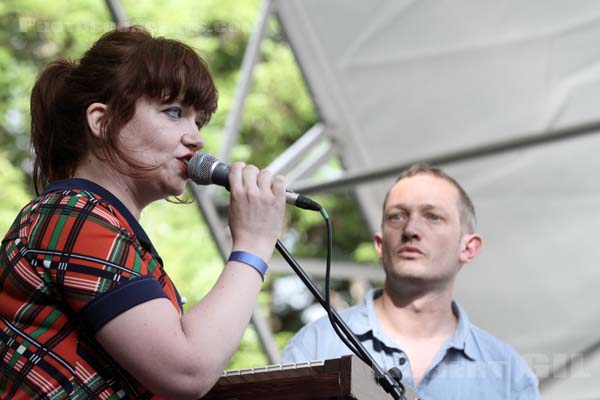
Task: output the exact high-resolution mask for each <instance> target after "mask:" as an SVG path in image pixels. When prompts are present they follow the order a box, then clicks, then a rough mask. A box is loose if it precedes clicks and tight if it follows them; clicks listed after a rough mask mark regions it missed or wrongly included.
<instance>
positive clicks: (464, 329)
mask: <svg viewBox="0 0 600 400" xmlns="http://www.w3.org/2000/svg"><path fill="white" fill-rule="evenodd" d="M382 293H383V289H371V290H369V292H367V294H366V295H365V298H364V300H363V303H362V307H363V309H362V310H361V312H360V314H359V316H358V318H356V319H353V320H351V321H349V324H348V325H349V327H350V329H351V330H352V331H353V332H354V333H355V334H356V335H358V336H360V335H364V334H366V333H368V332H371V334H372V335H373V337H374V338H375V339H377V340H378V341H380V342H381V343H383V344H384V345H386V346H387V347H389V348H396V349H399V347H398V344H397V343H395V342H394V341H392V339H390V338H389V337H388V336H387V335H386V334H385V333H384V332H383V329H382V327H381V324H380V323H379V320H378V319H377V314H376V313H375V304H374V300H375V299H376V298H377V297H379V296H381V294H382ZM452 312H453V313H454V315H456V318H457V319H458V324H457V326H456V330H455V331H454V334H453V335H452V336H450V337H449V338H448V340H447V341H446V343H445V345H444V347H445V350H448V349H456V350H460V351H462V352H463V353H464V354H465V355H466V356H467V357H468V358H470V359H471V360H475V359H476V358H477V354H478V353H477V351H476V349H477V346H476V344H475V342H474V338H473V335H472V332H471V330H472V325H471V322H470V321H469V317H468V316H467V313H466V312H465V310H464V309H463V308H462V307H461V306H460V305H458V303H457V302H455V301H453V302H452ZM399 350H402V349H399Z"/></svg>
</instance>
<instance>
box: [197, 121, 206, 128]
mask: <svg viewBox="0 0 600 400" xmlns="http://www.w3.org/2000/svg"><path fill="white" fill-rule="evenodd" d="M203 125H204V122H202V121H196V126H197V127H198V130H200V128H202V126H203Z"/></svg>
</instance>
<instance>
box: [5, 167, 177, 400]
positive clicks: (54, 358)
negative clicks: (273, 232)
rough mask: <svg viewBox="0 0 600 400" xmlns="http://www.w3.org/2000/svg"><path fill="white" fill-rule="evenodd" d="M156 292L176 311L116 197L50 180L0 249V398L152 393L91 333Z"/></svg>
mask: <svg viewBox="0 0 600 400" xmlns="http://www.w3.org/2000/svg"><path fill="white" fill-rule="evenodd" d="M99 193H100V194H99ZM159 297H166V298H168V299H169V300H170V301H171V302H172V303H173V305H174V306H175V307H176V308H177V309H178V310H179V311H180V312H181V304H180V300H179V295H178V294H177V291H176V289H175V287H174V285H173V283H172V282H171V280H170V279H169V277H168V276H167V274H166V273H165V272H164V270H163V267H162V260H161V259H160V257H159V256H158V254H157V253H156V250H155V249H154V247H153V246H152V243H151V242H150V240H149V239H148V238H147V236H146V234H145V232H144V231H143V229H142V228H141V226H140V225H139V224H138V223H137V221H136V220H135V218H133V216H132V215H131V214H130V213H129V211H128V210H127V209H126V208H125V207H124V206H123V205H122V203H121V202H120V201H118V200H117V199H116V198H114V196H112V194H110V193H109V192H108V191H106V190H105V189H103V188H101V187H100V186H98V185H96V184H94V183H92V182H89V181H85V180H81V179H69V180H65V181H61V182H58V183H55V184H51V185H50V187H49V188H48V189H47V190H46V191H45V192H44V193H43V194H42V195H41V196H39V197H38V198H36V199H34V200H33V201H32V202H30V203H29V204H27V205H26V206H25V207H24V208H23V209H22V210H21V212H20V213H19V215H18V216H17V218H16V220H15V222H14V223H13V225H12V226H11V228H10V230H9V231H8V233H7V234H6V236H5V237H4V240H3V241H2V247H1V249H0V367H1V372H2V373H1V376H0V398H2V399H25V398H26V399H31V398H40V399H63V398H70V399H88V398H99V399H118V398H139V399H152V398H155V397H154V396H153V394H152V393H150V392H149V391H148V390H147V389H145V388H144V387H143V386H142V385H141V384H140V383H139V382H137V381H136V380H135V379H134V378H133V377H132V376H130V375H129V374H128V373H127V372H126V371H124V370H122V369H121V368H120V367H119V366H118V365H117V364H116V362H114V360H112V358H111V357H110V356H108V355H107V354H105V353H104V351H103V350H102V349H101V347H100V346H99V345H98V344H97V343H96V341H95V340H94V334H95V332H96V331H97V330H98V329H100V328H101V327H102V326H103V325H104V324H105V323H106V322H108V321H110V320H111V319H112V318H114V317H116V316H117V315H119V314H120V313H122V312H124V311H126V310H128V309H129V308H131V307H133V306H135V305H137V304H141V303H143V302H146V301H148V300H152V299H155V298H159Z"/></svg>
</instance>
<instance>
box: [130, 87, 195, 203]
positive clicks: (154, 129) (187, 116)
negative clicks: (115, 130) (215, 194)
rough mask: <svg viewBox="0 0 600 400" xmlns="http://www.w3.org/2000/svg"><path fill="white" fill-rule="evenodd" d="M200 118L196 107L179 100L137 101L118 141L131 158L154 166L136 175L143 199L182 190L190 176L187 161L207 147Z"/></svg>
mask: <svg viewBox="0 0 600 400" xmlns="http://www.w3.org/2000/svg"><path fill="white" fill-rule="evenodd" d="M197 118H199V115H198V114H197V113H196V111H195V110H194V109H193V108H190V107H186V106H183V105H182V104H181V103H180V102H178V101H175V102H173V103H167V104H164V103H161V102H159V101H157V100H154V99H148V98H146V97H140V98H139V99H138V100H137V102H136V105H135V114H134V116H133V118H132V119H131V120H130V121H129V122H127V124H125V126H123V128H122V129H121V131H120V132H119V141H120V145H121V146H123V148H124V149H125V151H126V152H127V154H128V156H129V157H130V159H131V160H132V161H134V162H136V163H139V164H141V165H145V166H148V167H154V169H152V170H150V171H144V172H143V173H142V174H141V175H139V176H138V175H135V178H134V182H135V184H136V186H138V187H137V188H135V189H134V190H136V192H137V193H140V194H141V195H142V197H144V198H143V199H140V200H142V201H143V202H146V201H147V202H151V201H154V200H156V199H161V198H165V197H168V196H175V195H180V194H181V193H182V192H183V189H184V188H185V183H186V181H187V179H188V177H187V173H186V164H185V163H184V160H189V159H190V158H191V157H192V155H193V153H194V152H196V151H198V150H200V149H201V148H202V147H204V141H203V139H202V137H201V136H200V135H199V134H198V129H199V126H198V124H197V122H196V119H197ZM146 197H147V198H146Z"/></svg>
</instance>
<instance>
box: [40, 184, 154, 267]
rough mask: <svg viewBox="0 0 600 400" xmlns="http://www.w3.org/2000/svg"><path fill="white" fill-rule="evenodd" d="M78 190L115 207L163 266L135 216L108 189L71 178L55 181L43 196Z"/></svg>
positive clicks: (45, 190) (143, 244)
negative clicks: (97, 196) (95, 195)
mask: <svg viewBox="0 0 600 400" xmlns="http://www.w3.org/2000/svg"><path fill="white" fill-rule="evenodd" d="M73 189H78V190H82V191H85V192H89V193H95V194H97V195H99V196H100V197H101V198H102V199H103V200H106V201H107V202H108V203H109V204H110V205H112V206H114V207H115V208H116V209H117V211H119V213H120V214H121V215H122V216H123V218H125V220H126V221H127V223H128V224H129V226H130V227H131V229H132V230H133V233H134V234H135V236H136V238H137V239H138V240H139V241H140V243H141V244H142V246H144V247H145V248H146V249H147V250H149V251H150V253H151V254H152V256H154V257H155V258H156V259H157V260H159V261H160V263H161V264H162V259H161V258H160V256H159V255H158V252H157V251H156V248H155V247H154V245H153V244H152V241H150V238H149V237H148V235H147V234H146V231H144V228H142V226H141V225H140V223H139V222H138V220H137V219H135V217H134V216H133V214H132V213H131V212H130V211H129V209H128V208H127V207H125V205H124V204H123V203H122V202H121V200H119V199H118V198H117V197H115V195H113V194H112V193H111V192H109V191H108V190H107V189H105V188H103V187H102V186H100V185H98V184H97V183H95V182H92V181H89V180H87V179H82V178H69V179H63V180H60V181H54V182H51V183H50V184H48V186H46V188H45V189H44V192H43V193H42V195H45V194H48V193H50V192H56V191H60V190H73Z"/></svg>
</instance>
